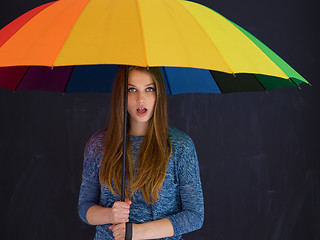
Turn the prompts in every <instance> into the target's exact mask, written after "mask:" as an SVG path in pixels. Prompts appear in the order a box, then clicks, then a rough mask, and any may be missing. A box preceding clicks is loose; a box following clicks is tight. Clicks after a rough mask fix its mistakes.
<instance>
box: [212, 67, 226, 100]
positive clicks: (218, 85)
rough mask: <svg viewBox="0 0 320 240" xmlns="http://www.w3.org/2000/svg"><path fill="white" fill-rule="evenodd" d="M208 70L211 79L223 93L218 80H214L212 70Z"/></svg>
mask: <svg viewBox="0 0 320 240" xmlns="http://www.w3.org/2000/svg"><path fill="white" fill-rule="evenodd" d="M209 72H210V74H211V76H212V79H213V81H214V82H215V83H216V84H217V87H218V88H219V90H220V92H221V94H224V92H223V91H222V89H221V87H220V84H219V82H218V81H217V80H215V76H214V73H213V72H214V70H209Z"/></svg>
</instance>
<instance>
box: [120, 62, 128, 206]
mask: <svg viewBox="0 0 320 240" xmlns="http://www.w3.org/2000/svg"><path fill="white" fill-rule="evenodd" d="M128 68H129V67H128V65H127V66H126V78H125V88H124V102H123V151H122V152H123V155H122V184H121V185H122V186H121V201H123V202H124V200H125V184H126V149H127V108H128Z"/></svg>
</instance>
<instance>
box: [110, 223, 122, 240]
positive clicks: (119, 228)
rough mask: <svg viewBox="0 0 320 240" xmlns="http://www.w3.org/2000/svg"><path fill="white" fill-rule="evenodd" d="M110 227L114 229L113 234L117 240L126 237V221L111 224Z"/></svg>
mask: <svg viewBox="0 0 320 240" xmlns="http://www.w3.org/2000/svg"><path fill="white" fill-rule="evenodd" d="M111 227H112V228H111ZM110 229H111V230H112V232H113V236H114V238H115V239H116V240H122V239H124V237H125V233H126V225H125V224H124V223H120V224H117V225H112V226H110Z"/></svg>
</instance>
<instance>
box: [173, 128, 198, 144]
mask: <svg viewBox="0 0 320 240" xmlns="http://www.w3.org/2000/svg"><path fill="white" fill-rule="evenodd" d="M169 139H170V142H171V144H172V145H177V146H190V144H191V145H193V141H192V139H191V138H190V137H189V136H188V135H187V134H186V133H184V132H182V131H180V130H178V129H177V128H175V127H172V126H170V127H169Z"/></svg>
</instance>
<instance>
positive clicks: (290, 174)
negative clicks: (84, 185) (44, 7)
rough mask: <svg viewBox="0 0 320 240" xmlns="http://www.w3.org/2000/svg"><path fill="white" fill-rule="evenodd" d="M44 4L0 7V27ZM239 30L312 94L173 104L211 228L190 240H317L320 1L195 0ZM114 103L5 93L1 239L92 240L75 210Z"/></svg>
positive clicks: (0, 126) (1, 95) (0, 132)
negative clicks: (93, 142) (194, 158)
mask: <svg viewBox="0 0 320 240" xmlns="http://www.w3.org/2000/svg"><path fill="white" fill-rule="evenodd" d="M45 2H46V1H40V0H37V1H36V0H24V1H22V0H11V1H7V2H3V1H2V2H1V9H0V27H3V26H5V25H6V24H8V23H9V22H10V21H12V20H13V19H15V18H16V17H18V16H19V15H21V14H22V13H24V12H26V11H27V10H30V9H32V8H34V7H36V6H38V5H40V4H42V3H45ZM197 2H200V3H203V4H205V5H206V6H209V7H211V8H212V9H215V10H216V11H218V12H219V13H221V14H223V15H224V16H226V17H227V18H229V19H230V20H232V21H234V22H236V23H238V24H239V25H240V26H242V27H244V28H245V29H247V30H248V31H249V32H251V33H252V34H254V35H255V36H256V37H258V38H259V39H260V40H261V41H262V42H264V43H265V44H266V45H267V46H269V47H270V48H271V49H272V50H274V51H275V52H276V53H277V54H279V55H280V56H281V57H282V58H283V59H284V60H285V61H287V62H288V63H289V64H290V65H291V66H292V67H293V68H295V69H296V70H297V71H298V72H299V73H300V74H302V75H303V76H304V77H305V78H306V79H307V80H308V81H309V82H310V83H311V84H312V85H313V86H312V87H309V86H307V85H302V86H301V87H302V90H298V89H279V90H274V91H271V92H270V93H269V94H266V93H235V94H226V95H214V94H187V95H177V96H169V107H168V110H169V119H170V123H171V125H173V126H175V127H177V128H179V129H181V130H182V131H185V132H186V133H188V134H189V135H190V136H191V137H192V139H193V140H194V142H195V145H196V148H197V152H198V158H199V162H200V170H201V179H202V184H203V190H204V197H205V223H204V226H203V227H202V229H201V230H198V231H196V232H193V233H190V234H187V235H185V239H213V240H234V239H237V240H304V239H306V240H316V239H320V232H319V228H320V227H319V226H320V180H319V170H320V168H319V159H320V158H319V147H320V140H319V133H320V131H319V122H320V121H319V120H320V118H319V113H320V111H319V106H318V104H319V94H318V92H317V91H319V90H320V88H319V84H318V79H319V77H318V69H319V66H318V64H319V60H318V55H319V47H318V43H319V41H320V39H319V24H315V23H316V22H317V23H318V22H320V21H319V14H318V13H317V7H316V1H311V0H306V1H303V2H302V1H297V0H292V1H290V3H289V2H288V1H285V0H269V1H263V2H260V1H253V0H242V1H236V0H215V1H209V0H207V1H205V0H203V1H197ZM109 102H110V95H109V94H84V93H77V94H66V95H63V94H61V93H52V92H36V91H31V92H16V93H13V92H11V91H9V90H6V89H0V166H1V167H0V216H1V217H0V226H1V227H0V238H1V239H32V240H33V239H68V240H69V239H79V240H80V239H92V238H93V235H94V231H95V229H94V227H92V226H88V225H86V224H85V223H83V222H81V220H80V219H79V217H78V212H77V201H78V193H79V186H80V182H81V171H82V157H83V149H84V145H85V143H86V141H87V140H88V138H89V137H90V136H91V134H92V133H94V132H95V131H96V130H98V129H100V128H103V127H105V125H106V122H107V120H108V118H109Z"/></svg>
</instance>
